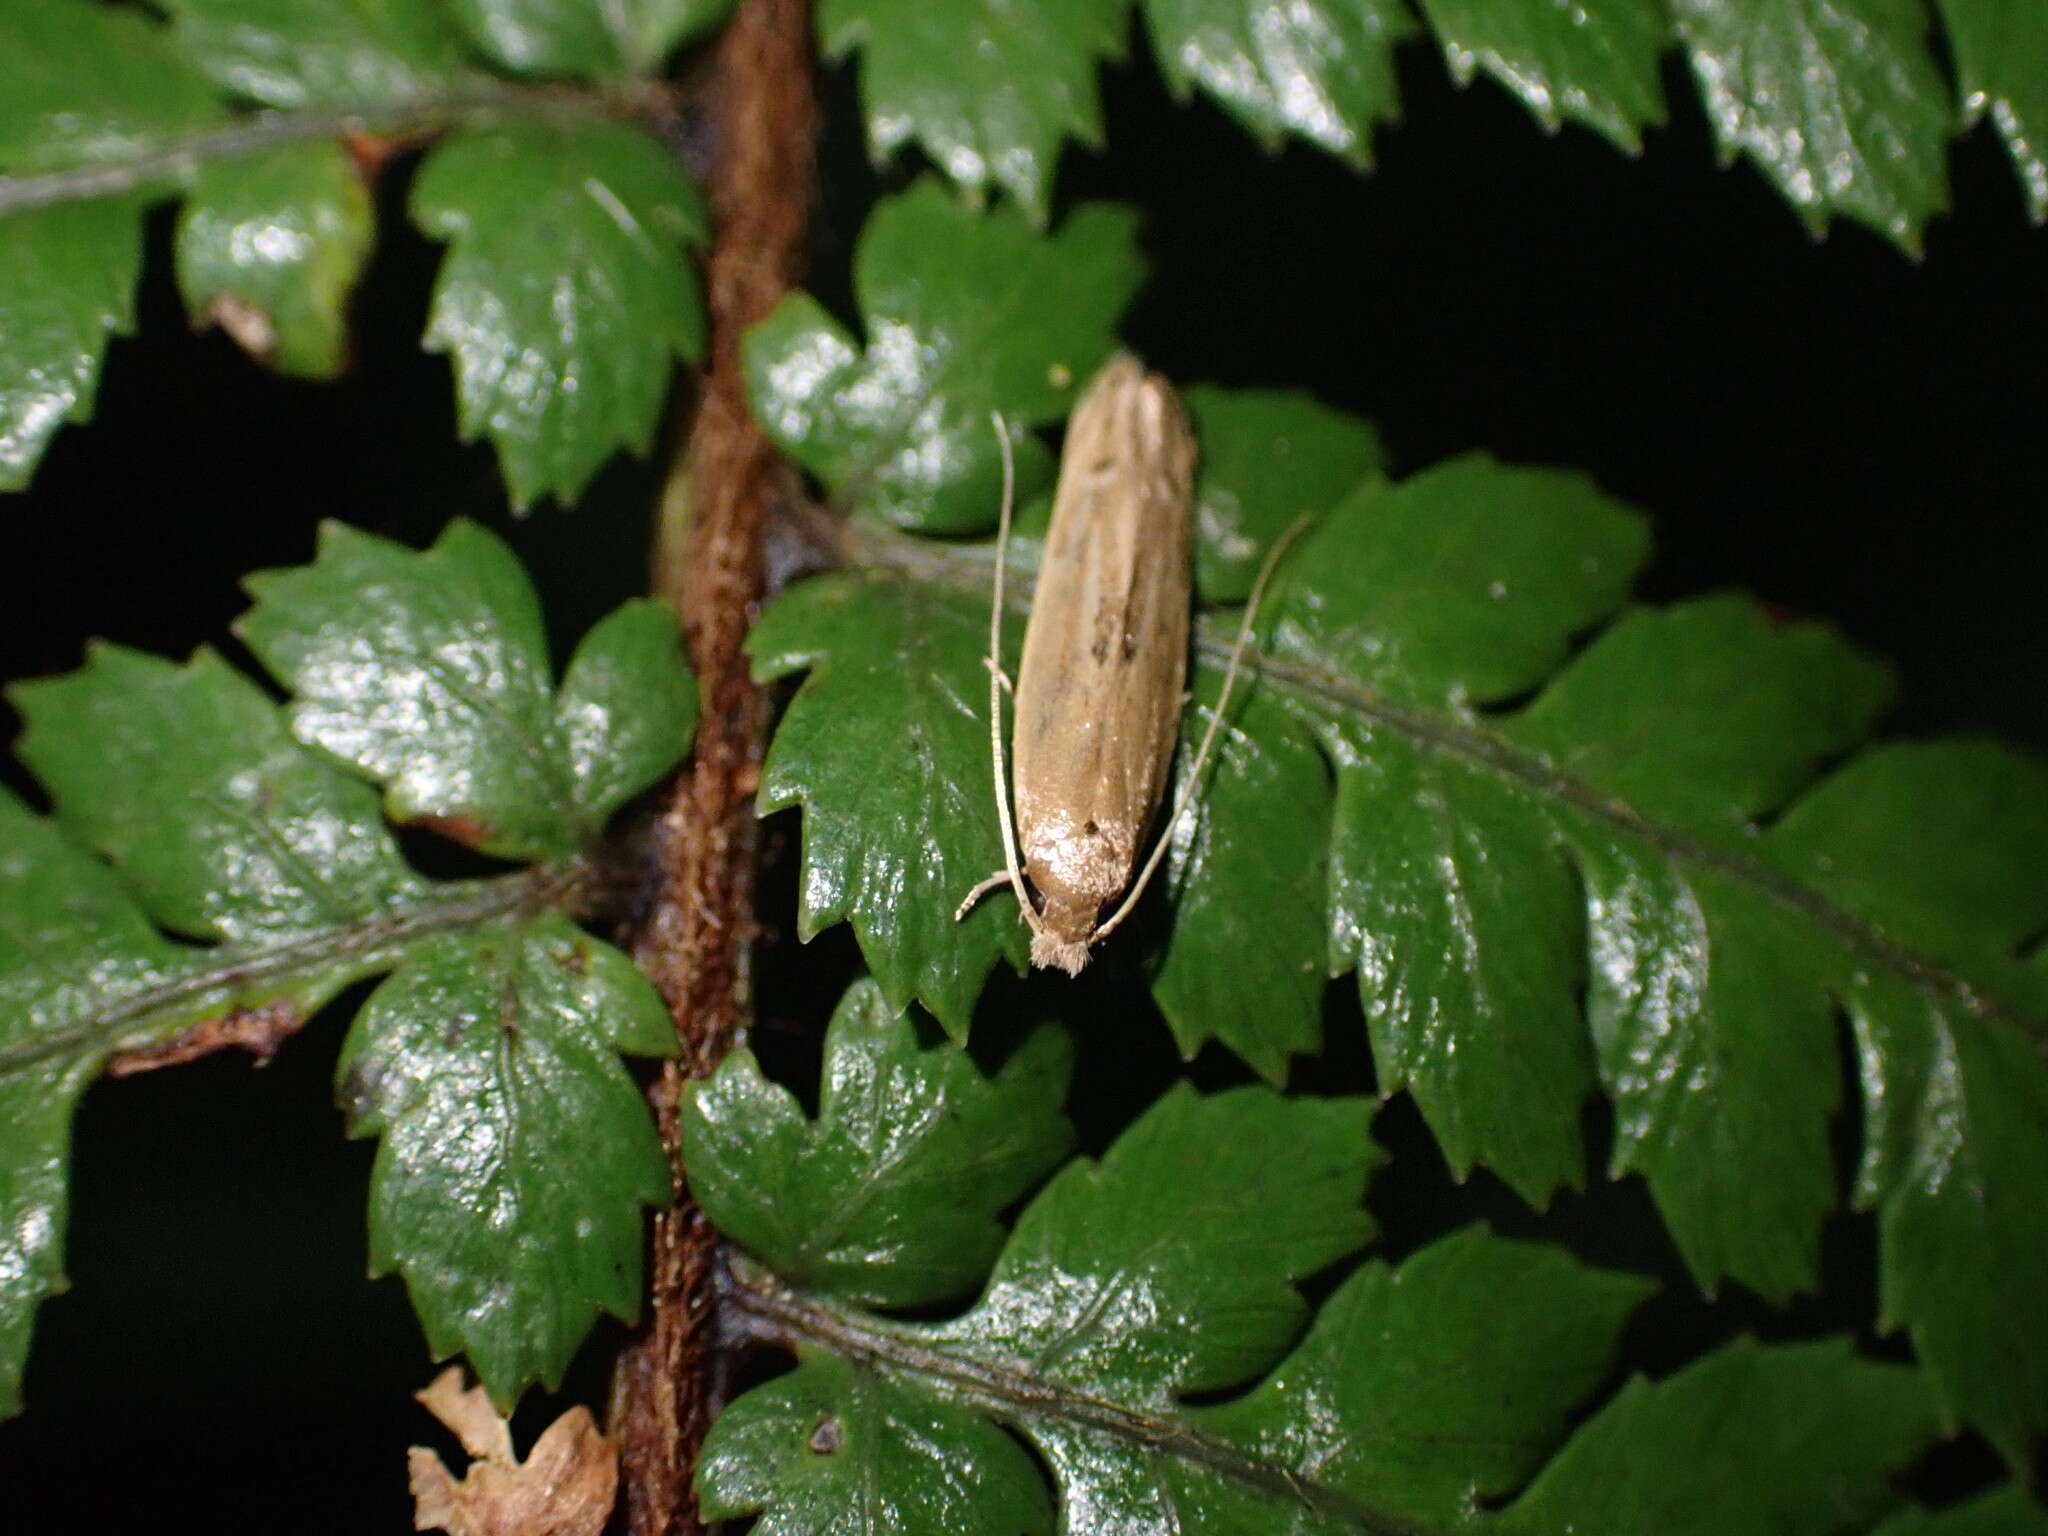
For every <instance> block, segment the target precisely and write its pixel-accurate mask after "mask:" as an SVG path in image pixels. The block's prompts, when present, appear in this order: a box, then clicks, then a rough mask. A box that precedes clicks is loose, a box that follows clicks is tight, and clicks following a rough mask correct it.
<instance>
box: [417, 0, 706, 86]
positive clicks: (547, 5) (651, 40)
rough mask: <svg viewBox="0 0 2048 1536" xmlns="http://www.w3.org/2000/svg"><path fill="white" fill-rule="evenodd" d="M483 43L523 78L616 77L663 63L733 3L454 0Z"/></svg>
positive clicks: (476, 38) (451, 2)
mask: <svg viewBox="0 0 2048 1536" xmlns="http://www.w3.org/2000/svg"><path fill="white" fill-rule="evenodd" d="M448 3H449V5H450V8H451V9H452V10H453V11H454V13H455V15H456V17H457V18H458V19H459V20H460V22H461V24H462V27H463V30H464V31H466V32H467V33H468V34H469V37H470V39H471V41H472V42H474V43H475V45H476V46H477V48H478V49H479V50H480V51H481V52H482V53H484V54H485V55H486V56H487V57H489V58H490V59H492V60H493V61H494V62H496V63H498V64H500V65H502V66H503V67H504V68H506V69H509V70H511V71H513V72H514V73H515V74H522V75H577V76H585V77H588V76H615V75H620V74H643V73H646V72H648V71H650V70H652V69H654V68H655V67H656V66H658V65H659V64H660V63H661V62H662V60H663V59H664V58H666V57H667V56H668V53H669V50H670V49H672V48H674V47H675V45H676V44H677V43H679V42H681V41H682V40H683V39H684V38H685V37H687V36H690V35H692V34H694V33H697V32H700V31H702V30H703V29H704V28H706V27H708V26H710V25H711V24H712V23H713V22H715V21H717V20H719V19H720V18H721V17H723V16H724V15H725V13H726V12H727V11H729V10H731V9H732V0H448Z"/></svg>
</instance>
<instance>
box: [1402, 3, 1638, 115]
mask: <svg viewBox="0 0 2048 1536" xmlns="http://www.w3.org/2000/svg"><path fill="white" fill-rule="evenodd" d="M1421 4H1422V8H1423V10H1424V11H1425V12H1426V13H1427V15H1428V17H1429V22H1430V25H1431V26H1432V27H1433V28H1435V30H1436V34H1437V39H1438V41H1439V42H1441V43H1442V44H1443V50H1444V57H1445V58H1446V59H1448V60H1449V61H1450V66H1451V73H1452V74H1453V75H1454V76H1455V77H1456V78H1457V80H1458V82H1459V84H1461V85H1462V84H1466V83H1469V82H1470V81H1471V79H1472V77H1473V75H1475V74H1477V73H1479V72H1480V71H1484V72H1485V73H1486V74H1488V75H1491V76H1492V77H1493V78H1494V79H1496V80H1498V81H1499V82H1500V83H1501V84H1502V85H1504V86H1506V87H1507V88H1508V89H1509V90H1510V91H1512V92H1514V94H1515V95H1516V96H1518V97H1519V98H1521V101H1522V104H1523V105H1524V106H1526V107H1527V108H1528V109H1529V110H1530V111H1531V112H1532V113H1534V114H1535V116H1536V120H1537V121H1538V122H1540V123H1542V124H1543V125H1544V126H1545V127H1546V128H1551V129H1555V128H1556V127H1557V126H1558V125H1559V124H1560V123H1562V122H1564V121H1566V120H1567V119H1569V120H1570V121H1572V122H1578V123H1584V124H1585V125H1586V126H1587V127H1589V128H1592V129H1593V130H1595V131H1596V132H1598V133H1601V134H1603V135H1605V136H1606V137H1607V138H1609V139H1611V140H1613V141H1614V143H1615V144H1616V145H1618V146H1620V147H1621V148H1622V149H1626V150H1630V151H1633V150H1636V149H1638V148H1640V147H1641V145H1642V130H1643V129H1645V128H1651V127H1655V126H1657V125H1658V124H1660V123H1662V122H1663V121H1664V92H1663V88H1662V87H1661V86H1660V85H1659V84H1658V80H1657V64H1658V58H1659V56H1660V55H1662V53H1663V52H1664V50H1665V48H1666V47H1668V46H1669V45H1670V42H1671V23H1670V22H1669V21H1668V20H1667V19H1666V16H1665V12H1664V7H1663V5H1662V4H1660V3H1659V0H1578V3H1576V4H1572V5H1560V4H1557V3H1556V0H1491V3H1489V0H1421Z"/></svg>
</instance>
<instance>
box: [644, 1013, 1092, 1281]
mask: <svg viewBox="0 0 2048 1536" xmlns="http://www.w3.org/2000/svg"><path fill="white" fill-rule="evenodd" d="M1070 1054H1071V1052H1070V1051H1069V1049H1068V1046H1067V1043H1066V1039H1065V1037H1064V1036H1063V1035H1061V1034H1060V1033H1059V1032H1058V1031H1057V1030H1051V1029H1046V1030H1040V1031H1039V1032H1037V1033H1036V1034H1034V1035H1033V1036H1032V1037H1031V1038H1030V1039H1029V1040H1028V1041H1026V1042H1025V1044H1023V1045H1022V1046H1020V1047H1019V1048H1018V1049H1017V1050H1016V1051H1015V1052H1014V1053H1012V1055H1011V1057H1010V1059H1009V1060H1008V1061H1007V1062H1006V1063H1005V1064H1004V1065H1003V1068H1002V1070H1001V1071H1000V1072H999V1073H997V1074H995V1075H994V1076H992V1077H990V1076H984V1075H983V1074H982V1072H981V1070H980V1069H979V1068H978V1067H977V1066H976V1065H975V1063H974V1061H973V1059H972V1058H971V1057H969V1056H968V1055H967V1053H966V1052H965V1051H963V1050H961V1049H960V1048H959V1047H958V1046H955V1045H950V1044H948V1045H939V1046H934V1047H932V1048H931V1049H929V1050H924V1049H920V1048H919V1045H918V1041H917V1031H916V1028H915V1026H914V1025H913V1024H912V1022H911V1020H910V1018H909V1017H908V1016H907V1015H905V1014H904V1013H902V1012H901V1011H899V1010H895V1009H892V1008H890V1007H889V1005H888V1003H887V1002H886V1001H885V1000H884V999H883V996H882V992H881V989H880V988H879V987H877V986H876V985H875V984H874V983H873V982H871V981H860V982H856V983H855V984H854V986H853V987H852V989H851V990H850V991H848V992H847V994H846V996H845V997H844V998H843V999H842V1000H841V1001H840V1004H839V1007H838V1009H837V1011H836V1012H835V1013H834V1014H833V1016H832V1023H831V1026H830V1028H829V1029H828V1030H827V1032H826V1036H825V1067H824V1073H823V1082H822V1084H821V1088H820V1098H819V1105H818V1117H817V1119H816V1120H815V1121H812V1120H810V1119H807V1118H806V1117H805V1115H804V1113H803V1111H802V1109H801V1108H799V1107H798V1105H797V1102H796V1099H795V1098H794V1097H793V1096H792V1095H791V1094H790V1093H789V1092H788V1091H787V1090H786V1089H783V1088H781V1087H778V1086H777V1085H776V1084H774V1083H771V1082H770V1081H768V1079H767V1078H765V1077H764V1076H762V1074H761V1069H760V1067H759V1065H758V1064H757V1063H756V1062H755V1060H754V1057H753V1053H752V1052H750V1051H748V1050H746V1049H744V1048H742V1049H740V1050H737V1051H734V1052H733V1053H732V1054H731V1055H730V1056H728V1057H726V1059H725V1060H724V1061H723V1062H721V1063H720V1064H719V1067H718V1070H717V1071H716V1072H715V1073H713V1074H712V1076H711V1077H710V1078H709V1079H708V1080H707V1081H705V1082H703V1083H700V1084H698V1085H696V1086H695V1087H694V1088H693V1090H692V1091H691V1093H690V1097H689V1100H688V1107H687V1109H686V1111H685V1114H684V1119H683V1165H684V1166H685V1167H686V1168H688V1169H689V1172H690V1189H691V1193H692V1194H693V1195H694V1196H695V1197H696V1199H697V1202H698V1204H699V1205H701V1206H702V1207H703V1208H704V1212H705V1214H706V1215H708V1216H709V1217H710V1218H711V1220H712V1222H713V1223H714V1224H715V1225H716V1226H717V1227H718V1229H719V1230H720V1231H721V1232H723V1233H724V1234H725V1235H726V1236H728V1237H730V1238H731V1239H733V1241H735V1242H737V1243H739V1244H740V1245H741V1246H742V1247H744V1248H746V1249H747V1250H748V1251H749V1252H751V1253H753V1254H756V1255H757V1256H759V1257H760V1258H761V1259H762V1260H764V1261H765V1262H767V1263H768V1264H770V1265H772V1266H773V1267H774V1269H775V1271H776V1272H777V1273H778V1274H781V1275H783V1276H786V1277H787V1278H789V1279H791V1280H793V1281H797V1282H799V1283H802V1284H807V1285H815V1286H818V1287H820V1288H822V1289H825V1290H829V1291H831V1292H832V1293H834V1294H835V1295H840V1296H845V1297H848V1298H850V1299H854V1300H857V1301H860V1302H861V1303H863V1304H864V1305H868V1306H877V1307H911V1306H920V1305H924V1304H928V1303H932V1302H939V1301H947V1300H951V1299H954V1298H956V1297H958V1296H959V1295H960V1294H961V1293H962V1292H964V1291H966V1290H968V1289H970V1288H972V1287H973V1286H974V1285H975V1284H976V1283H978V1282H979V1280H980V1279H981V1277H982V1276H983V1275H984V1274H986V1273H987V1272H988V1266H989V1264H990V1262H991V1261H992V1260H993V1259H994V1257H995V1254H996V1250H997V1248H999V1247H1000V1246H1001V1244H1002V1241H1003V1229H1002V1228H1001V1227H1000V1226H999V1225H998V1224H997V1221H996V1217H997V1215H998V1214H999V1213H1000V1212H1001V1211H1002V1210H1004V1209H1005V1208H1006V1207H1008V1206H1009V1205H1011V1204H1012V1203H1013V1202H1015V1201H1016V1200H1017V1199H1018V1198H1019V1197H1020V1196H1021V1195H1023V1194H1024V1193H1025V1192H1026V1191H1027V1190H1028V1189H1030V1188H1031V1186H1032V1185H1033V1184H1035V1183H1036V1182H1037V1181H1038V1180H1039V1179H1040V1178H1041V1177H1043V1176H1044V1174H1045V1173H1046V1172H1047V1171H1048V1170H1049V1169H1051V1168H1052V1167H1053V1165H1054V1164H1056V1163H1057V1162H1058V1161H1059V1160H1060V1158H1061V1157H1062V1156H1064V1155H1065V1153H1066V1151H1067V1149H1068V1146H1069V1145H1070V1143H1071V1142H1072V1140H1073V1133H1072V1131H1071V1130H1070V1129H1069V1128H1068V1126H1067V1123H1066V1120H1065V1119H1064V1117H1062V1116H1061V1114H1060V1100H1061V1098H1062V1097H1063V1096H1064V1094H1065V1092H1066V1083H1067V1070H1068V1058H1069V1056H1070Z"/></svg>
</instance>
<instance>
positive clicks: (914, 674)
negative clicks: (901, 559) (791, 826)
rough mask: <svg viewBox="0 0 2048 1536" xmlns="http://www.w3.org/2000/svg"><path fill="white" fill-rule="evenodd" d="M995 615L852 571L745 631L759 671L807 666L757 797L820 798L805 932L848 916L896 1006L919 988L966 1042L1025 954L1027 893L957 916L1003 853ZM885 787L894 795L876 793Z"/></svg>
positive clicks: (765, 674)
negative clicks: (994, 759)
mask: <svg viewBox="0 0 2048 1536" xmlns="http://www.w3.org/2000/svg"><path fill="white" fill-rule="evenodd" d="M987 625H988V617H987V609H986V608H983V607H981V606H979V605H978V604H977V603H976V602H975V600H974V599H973V598H971V597H969V596H968V595H966V594H965V593H962V592H956V591H951V590H946V589H941V588H937V587H924V586H919V585H916V584H914V583H909V582H902V581H897V580H894V579H892V578H890V577H888V576H885V575H848V576H843V577H832V578H826V579H821V580H815V581H809V582H804V583H802V584H800V585H798V586H796V587H794V588H792V589H791V590H790V591H788V592H786V593H784V594H783V596H782V597H781V598H779V599H778V600H777V601H776V603H775V604H774V606H773V607H771V608H770V609H769V610H768V611H767V612H766V613H765V614H763V615H762V617H761V620H760V622H759V623H757V624H756V625H755V626H754V629H753V631H752V632H751V633H750V634H749V635H748V637H747V652H748V655H749V657H750V658H751V659H752V662H753V670H754V675H755V677H757V678H759V679H761V680H763V681H768V680H771V679H774V678H778V677H785V676H788V675H790V674H791V673H794V672H799V671H803V672H807V673H808V674H809V676H808V677H806V678H805V680H804V685H803V688H802V689H801V690H800V691H799V692H798V693H797V696H796V697H795V698H794V699H792V700H791V701H790V705H789V709H788V711H787V712H786V713H785V714H784V715H783V718H782V724H781V726H780V727H779V728H778V729H777V731H776V733H775V740H774V742H773V743H772V745H771V746H770V748H769V751H768V757H767V761H766V762H764V763H763V764H762V766H761V790H760V795H759V798H758V804H759V807H760V810H761V813H762V814H763V815H767V814H769V813H770V812H773V811H778V810H783V809H786V808H787V807H789V806H792V805H801V806H803V807H804V841H803V874H802V877H801V880H802V883H801V886H800V888H799V894H798V908H797V923H798V929H797V931H798V933H799V934H801V935H802V936H803V937H804V938H805V939H809V938H811V937H812V936H813V935H815V934H817V933H818V932H820V931H821V930H823V929H825V928H827V927H829V926H831V925H832V924H833V923H838V922H849V921H850V922H851V923H852V924H853V927H854V932H855V934H857V935H858V936H859V938H860V941H861V949H862V951H863V952H864V953H865V954H866V956H867V960H868V965H869V967H870V969H872V970H873V972H874V974H875V979H876V981H877V982H878V983H879V984H880V986H881V988H882V993H883V995H884V996H885V997H886V998H888V1000H889V1003H890V1005H891V1006H892V1007H896V1008H901V1007H904V1006H905V1005H907V1004H908V1003H909V1002H910V1001H911V1000H912V999H913V998H915V999H916V1000H918V1001H919V1002H921V1003H923V1004H924V1005H925V1007H927V1008H929V1009H930V1010H931V1011H932V1014H933V1016H934V1017H936V1018H937V1019H938V1020H939V1022H940V1023H941V1024H943V1025H944V1026H945V1027H946V1029H947V1031H948V1032H949V1033H950V1034H952V1035H953V1036H954V1038H956V1039H964V1038H966V1034H967V1025H968V1021H969V1019H970V1018H971V1017H972V1013H973V1008H974V1000H975V998H976V997H977V996H978V995H979V994H980V992H981V984H982V981H983V979H984V978H985V977H986V976H987V975H988V973H989V970H990V968H991V967H992V966H993V965H994V964H995V962H996V957H997V956H998V955H1001V954H1004V953H1006V952H1007V953H1009V954H1010V955H1011V956H1012V957H1013V958H1014V959H1015V960H1017V961H1018V962H1019V963H1021V962H1022V959H1023V953H1024V950H1023V944H1022V941H1021V938H1020V936H1021V935H1022V934H1023V932H1024V927H1023V924H1022V923H1021V922H1020V921H1019V920H1018V917H1017V914H1016V910H1015V903H1014V901H1012V900H1009V899H1008V898H1005V897H1003V896H1002V895H1000V894H998V895H997V896H995V897H993V898H991V899H990V900H987V901H984V902H983V903H982V904H981V905H980V906H978V907H976V908H975V909H974V911H972V912H971V913H969V914H968V915H967V917H966V919H965V920H964V921H961V922H958V923H956V922H954V920H953V913H954V910H955V908H957V907H958V906H959V904H960V902H961V900H962V899H963V898H964V897H965V896H966V895H967V893H968V892H969V891H971V890H972V889H973V888H974V887H975V886H976V885H977V884H979V883H980V881H981V880H982V878H983V877H984V876H986V875H987V874H988V873H989V872H990V871H991V870H996V869H1000V868H1002V864H1003V845H1002V838H1001V834H1000V832H999V831H998V828H997V824H996V811H995V805H994V803H993V799H992V795H993V790H992V786H991V780H990V777H989V767H988V764H989V746H988V673H987V672H986V671H985V670H984V669H983V667H982V665H981V659H980V658H981V656H982V654H983V649H984V647H986V646H987V644H988V628H987ZM977 636H979V638H976V637H977ZM1013 643H1014V642H1013ZM877 784H886V785H889V786H892V789H893V791H894V792H892V793H890V794H889V795H887V796H885V797H877V796H876V794H875V788H876V786H877ZM877 812H880V813H881V814H879V815H878V814H876V813H877Z"/></svg>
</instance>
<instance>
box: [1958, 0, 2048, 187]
mask: <svg viewBox="0 0 2048 1536" xmlns="http://www.w3.org/2000/svg"><path fill="white" fill-rule="evenodd" d="M1939 5H1940V9H1941V17H1942V20H1943V21H1944V22H1945V23H1946V24H1947V26H1948V41H1949V47H1950V49H1951V50H1952V51H1953V53H1954V57H1955V67H1956V74H1957V75H1958V77H1959V84H1960V85H1961V87H1962V99H1963V113H1964V116H1965V117H1966V118H1967V119H1968V120H1970V121H1975V120H1976V119H1977V118H1979V117H1981V116H1988V117H1989V118H1990V119H1991V121H1992V123H1993V125H1994V126H1995V127H1996V128H1997V129H1998V133H1999V136H2000V137H2001V138H2003V139H2004V140H2005V147H2006V149H2007V151H2008V152H2009V153H2010V154H2011V155H2012V162H2013V166H2014V168H2015V169H2017V170H2018V172H2019V176H2020V185H2021V186H2022V187H2023V188H2024V189H2025V191H2026V194H2027V209H2028V211H2029V212H2030V213H2031V214H2032V215H2033V217H2034V222H2035V223H2036V224H2039V223H2041V222H2042V221H2043V220H2048V9H2044V8H2042V7H2041V6H2038V5H2035V4H2033V3H2032V0H1939Z"/></svg>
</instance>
